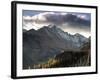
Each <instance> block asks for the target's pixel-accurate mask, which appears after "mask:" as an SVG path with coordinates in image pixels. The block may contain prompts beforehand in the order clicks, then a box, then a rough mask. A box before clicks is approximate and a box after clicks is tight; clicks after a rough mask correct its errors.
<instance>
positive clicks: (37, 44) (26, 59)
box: [23, 25, 88, 69]
mask: <svg viewBox="0 0 100 80" xmlns="http://www.w3.org/2000/svg"><path fill="white" fill-rule="evenodd" d="M87 42H88V38H86V37H84V36H83V35H81V34H79V33H76V34H75V35H71V34H69V33H68V32H64V31H63V30H61V29H60V28H58V27H57V26H55V25H49V26H44V27H43V28H41V29H39V30H34V29H31V30H28V31H26V30H23V68H24V69H27V68H28V67H29V66H34V65H37V64H40V63H43V62H46V61H47V60H48V59H49V58H52V57H54V56H56V55H58V54H60V53H61V52H63V51H71V50H75V51H76V50H80V48H81V47H82V46H83V44H84V43H87Z"/></svg>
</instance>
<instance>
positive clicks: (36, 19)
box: [23, 10, 91, 37]
mask: <svg viewBox="0 0 100 80" xmlns="http://www.w3.org/2000/svg"><path fill="white" fill-rule="evenodd" d="M47 25H56V26H57V27H59V28H61V29H62V30H63V31H65V32H69V33H71V34H75V33H80V34H82V35H84V36H86V37H88V36H90V27H91V14H90V13H75V12H46V11H33V10H23V28H24V29H27V30H30V29H32V28H33V29H35V30H38V29H40V28H42V27H43V26H47Z"/></svg>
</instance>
